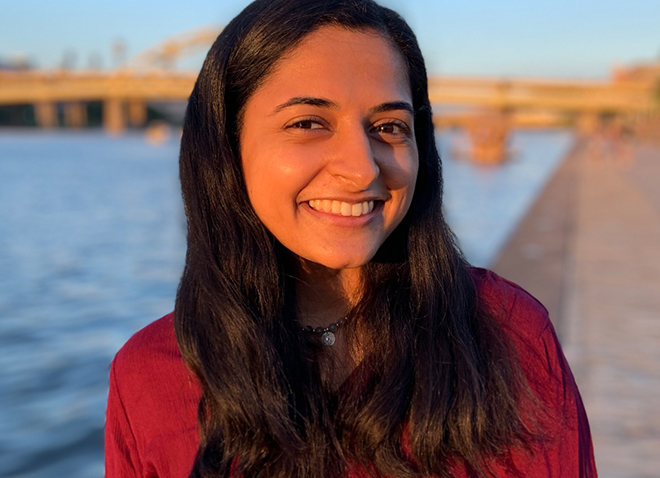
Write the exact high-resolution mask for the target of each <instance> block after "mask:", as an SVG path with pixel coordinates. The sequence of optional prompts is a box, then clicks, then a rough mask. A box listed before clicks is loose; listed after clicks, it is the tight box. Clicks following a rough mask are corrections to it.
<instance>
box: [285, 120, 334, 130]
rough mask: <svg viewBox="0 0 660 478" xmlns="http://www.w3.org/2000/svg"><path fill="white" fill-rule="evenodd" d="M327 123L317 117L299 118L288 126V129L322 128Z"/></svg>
mask: <svg viewBox="0 0 660 478" xmlns="http://www.w3.org/2000/svg"><path fill="white" fill-rule="evenodd" d="M322 128H325V125H323V124H322V123H321V121H320V120H318V119H315V118H305V119H300V120H297V121H295V122H293V123H290V124H288V125H287V126H286V129H322Z"/></svg>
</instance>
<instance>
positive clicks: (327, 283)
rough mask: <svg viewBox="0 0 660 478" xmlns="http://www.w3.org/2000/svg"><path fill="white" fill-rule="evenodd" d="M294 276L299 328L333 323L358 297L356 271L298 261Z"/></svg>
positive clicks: (358, 274)
mask: <svg viewBox="0 0 660 478" xmlns="http://www.w3.org/2000/svg"><path fill="white" fill-rule="evenodd" d="M296 277H297V278H298V281H297V286H296V295H297V297H298V308H299V310H300V315H301V319H302V321H303V322H304V323H303V325H311V326H312V327H319V326H320V327H325V326H327V325H328V324H330V323H333V322H336V321H338V320H339V319H340V318H342V317H344V316H345V315H346V314H347V313H348V311H349V310H350V309H351V308H352V307H353V305H354V304H355V302H356V301H357V300H358V298H359V289H360V282H361V281H360V269H342V270H336V269H328V268H327V267H325V266H322V265H320V264H316V263H313V262H308V261H305V260H304V259H299V263H298V267H297V274H296Z"/></svg>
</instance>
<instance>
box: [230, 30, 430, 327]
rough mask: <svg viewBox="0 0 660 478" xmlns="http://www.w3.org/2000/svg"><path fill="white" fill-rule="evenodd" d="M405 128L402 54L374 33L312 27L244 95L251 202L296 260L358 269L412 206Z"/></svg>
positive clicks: (410, 114)
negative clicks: (271, 70)
mask: <svg viewBox="0 0 660 478" xmlns="http://www.w3.org/2000/svg"><path fill="white" fill-rule="evenodd" d="M339 58H341V61H338V59H339ZM413 128H414V110H413V106H412V95H411V93H410V86H409V84H408V79H407V75H406V66H405V63H404V61H403V58H401V54H400V53H398V52H397V51H395V50H394V48H393V47H392V46H390V44H389V43H388V42H387V41H386V40H385V39H384V38H382V37H381V36H380V35H378V34H375V33H373V32H369V33H363V32H353V31H349V30H345V29H342V28H339V27H324V28H320V29H319V30H317V31H315V32H313V33H310V34H309V35H308V36H307V37H306V38H305V39H304V40H303V41H302V42H301V44H300V45H298V46H297V47H296V48H295V50H293V51H292V52H291V53H290V54H289V55H287V57H286V58H284V59H282V60H281V61H280V62H278V64H277V66H276V67H275V69H274V71H273V72H272V73H271V74H270V75H269V76H268V78H267V79H266V80H265V81H264V83H263V84H262V85H261V86H260V87H259V88H258V89H257V90H256V91H255V93H254V94H253V95H252V96H251V97H250V98H249V99H248V101H247V102H246V105H245V111H244V113H243V124H242V128H241V136H240V145H241V159H242V165H243V174H244V177H245V184H246V186H247V192H248V196H249V198H250V202H251V204H252V207H253V208H254V210H255V212H256V213H257V216H259V219H261V221H262V222H263V223H264V225H265V226H266V228H268V230H269V231H270V232H271V233H272V234H273V235H274V236H275V237H276V238H277V240H278V241H279V242H281V243H282V245H284V247H286V248H287V249H288V250H290V251H292V252H293V253H294V254H296V255H297V256H298V257H299V258H301V259H303V260H305V261H311V262H313V263H317V264H321V265H323V266H326V267H327V268H330V269H334V270H338V271H345V272H343V273H342V274H346V273H347V272H348V271H347V270H348V269H351V273H352V274H357V273H358V272H359V267H360V266H362V265H364V264H366V263H367V262H369V261H370V260H371V259H372V258H373V256H374V255H375V254H376V251H378V249H379V248H380V246H381V245H382V244H383V242H384V241H385V239H386V238H387V237H388V236H389V235H390V234H391V233H392V231H393V230H394V228H396V226H398V225H399V223H400V222H401V220H402V219H403V217H404V216H405V215H406V212H408V208H409V207H410V202H411V200H412V196H413V193H414V190H415V181H416V178H417V165H418V153H417V144H416V143H415V136H414V132H413ZM306 279H307V280H306V282H309V281H310V280H313V278H306ZM345 312H346V311H336V313H335V315H336V314H339V315H341V314H342V313H345Z"/></svg>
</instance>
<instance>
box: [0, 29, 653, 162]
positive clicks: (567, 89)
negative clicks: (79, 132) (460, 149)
mask: <svg viewBox="0 0 660 478" xmlns="http://www.w3.org/2000/svg"><path fill="white" fill-rule="evenodd" d="M217 33H218V30H217V29H205V30H199V31H194V32H189V33H185V34H183V35H179V36H176V37H173V38H171V39H168V40H166V41H165V42H163V43H161V44H159V45H156V46H155V47H152V48H150V49H148V50H146V51H144V52H142V53H140V54H139V55H137V56H136V57H134V58H132V59H131V60H129V61H128V62H126V63H124V64H123V65H120V67H118V68H117V69H115V70H113V71H80V70H77V71H69V70H55V71H38V70H34V71H0V105H11V104H13V105H21V104H23V105H26V104H31V105H34V109H35V119H36V122H37V124H38V125H39V126H41V127H45V128H52V127H55V126H57V124H58V111H57V105H58V104H60V105H63V111H64V122H65V124H66V125H67V126H69V127H81V126H84V125H85V123H86V112H87V110H86V104H87V103H88V102H93V101H101V102H102V104H103V107H102V111H103V124H104V127H105V129H106V130H107V131H108V132H110V133H113V134H118V133H120V132H121V131H123V130H124V129H125V128H126V127H129V126H130V127H140V126H143V125H144V124H145V122H146V119H147V104H148V103H149V102H155V101H158V102H162V101H185V100H186V99H187V98H188V96H189V95H190V93H191V91H192V88H193V85H194V83H195V79H196V73H192V72H186V71H182V70H176V69H172V66H173V65H174V64H175V63H176V61H177V60H179V59H180V58H183V57H185V56H186V55H189V54H191V53H194V52H198V51H204V50H206V49H208V48H209V46H210V45H211V43H212V42H213V40H214V39H215V37H216V36H217ZM655 88H656V84H655V83H654V82H652V81H648V79H644V80H643V81H638V80H636V79H635V78H625V75H623V76H622V75H618V77H614V78H613V79H612V80H610V81H601V82H596V81H560V80H527V79H515V78H511V79H501V78H466V77H432V78H430V79H429V95H430V98H431V102H432V104H433V105H434V107H436V108H437V110H436V115H435V116H436V122H437V126H439V127H456V126H457V127H464V128H467V129H468V132H469V133H470V136H471V138H472V142H473V143H475V145H476V144H477V143H479V142H481V143H483V145H484V148H485V149H484V148H482V151H481V153H478V152H477V153H476V154H477V155H482V156H484V157H492V158H493V160H496V158H497V157H500V156H501V155H502V153H503V151H502V147H504V146H505V145H504V140H505V139H506V133H507V131H508V128H509V127H511V126H540V127H547V126H552V125H571V126H577V127H580V128H582V129H587V130H588V129H593V128H594V127H595V126H594V125H596V124H597V123H598V121H599V118H600V117H602V116H603V115H614V116H623V117H626V116H627V117H630V116H634V115H640V114H641V115H644V114H650V112H652V111H654V109H656V108H657V99H656V97H655ZM498 138H499V139H498ZM496 144H497V145H498V146H495V145H496ZM478 149H479V148H478V147H476V146H475V151H476V150H478ZM485 160H487V158H486V159H485Z"/></svg>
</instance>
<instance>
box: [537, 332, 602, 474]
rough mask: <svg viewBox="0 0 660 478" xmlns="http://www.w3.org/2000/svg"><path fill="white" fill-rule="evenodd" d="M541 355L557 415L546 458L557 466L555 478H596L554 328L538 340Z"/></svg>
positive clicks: (574, 388) (584, 418) (587, 438)
mask: <svg viewBox="0 0 660 478" xmlns="http://www.w3.org/2000/svg"><path fill="white" fill-rule="evenodd" d="M540 342H541V343H540V345H541V347H540V348H541V351H542V352H544V353H545V357H546V363H547V373H548V376H549V377H550V385H551V386H552V387H553V388H554V390H553V391H551V392H550V393H549V395H550V397H549V398H550V400H552V401H553V402H554V404H555V407H556V410H557V411H558V414H557V418H558V420H557V422H556V427H557V428H556V430H555V432H556V436H555V437H554V438H553V439H552V443H551V446H550V450H549V451H550V454H551V455H554V456H553V458H554V460H553V461H555V463H556V465H557V471H558V472H559V473H558V474H557V476H561V477H564V476H566V477H579V478H596V476H597V473H596V465H595V461H594V452H593V445H592V441H591V432H590V429H589V421H588V419H587V414H586V411H585V409H584V405H583V403H582V398H581V397H580V392H579V390H578V387H577V384H576V383H575V379H574V378H573V374H572V372H571V369H570V367H569V365H568V361H567V360H566V357H565V356H564V352H563V351H562V349H561V345H560V344H559V340H558V339H557V336H556V334H555V331H554V328H553V327H552V325H551V324H550V323H549V322H548V326H547V327H546V329H545V330H544V331H543V333H542V334H541V337H540Z"/></svg>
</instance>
